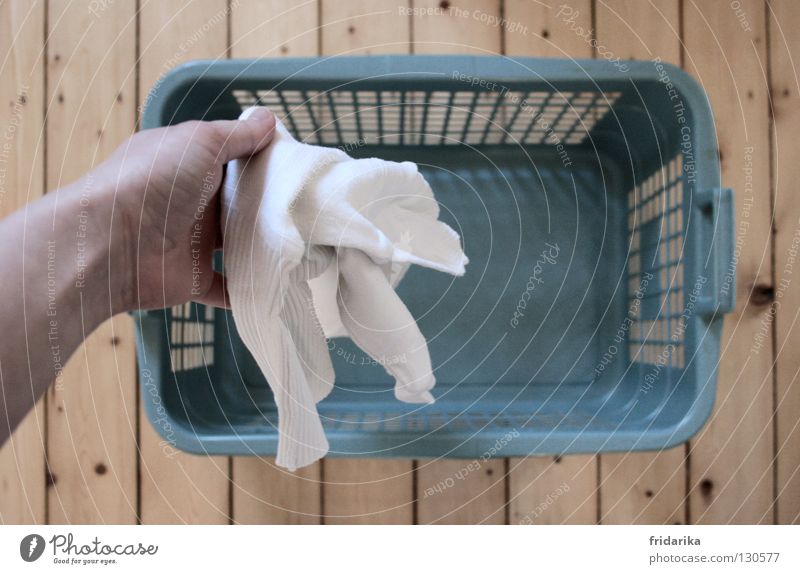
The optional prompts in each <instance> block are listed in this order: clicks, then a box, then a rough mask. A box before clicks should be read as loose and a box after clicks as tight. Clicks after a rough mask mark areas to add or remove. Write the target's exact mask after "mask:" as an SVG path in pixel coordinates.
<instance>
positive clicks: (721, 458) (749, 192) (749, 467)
mask: <svg viewBox="0 0 800 574" xmlns="http://www.w3.org/2000/svg"><path fill="white" fill-rule="evenodd" d="M740 9H741V13H742V14H743V19H740V17H739V15H737V13H736V11H735V10H733V9H731V7H730V6H729V4H728V3H727V2H721V3H717V2H696V1H695V0H686V1H685V3H684V8H683V29H684V42H685V53H684V58H685V62H686V66H687V69H688V70H690V71H691V72H692V73H693V74H694V75H695V76H696V77H697V79H698V80H699V81H700V82H701V84H702V86H703V87H704V89H705V90H706V92H707V94H708V96H709V98H710V101H711V105H712V108H713V110H714V115H715V118H716V128H717V135H718V138H719V146H720V158H721V164H722V183H723V185H725V186H727V187H732V188H733V189H734V190H735V192H736V209H737V213H736V221H737V233H738V237H737V242H738V243H739V245H740V246H741V252H740V255H739V258H738V269H737V275H738V277H737V285H736V288H737V297H738V301H737V304H736V310H735V312H734V313H732V314H730V315H728V316H727V317H726V319H725V329H724V334H723V338H722V349H723V357H722V361H721V365H720V369H719V378H718V392H717V401H716V405H715V407H714V412H713V413H712V416H711V420H710V422H709V424H708V426H706V427H705V428H704V429H703V430H701V431H700V433H699V434H698V435H697V437H696V438H695V439H694V440H692V442H691V450H690V457H691V459H690V470H691V473H690V520H692V521H693V522H698V523H714V524H717V523H756V522H771V521H772V517H771V516H765V514H764V511H765V509H766V508H769V506H770V505H771V503H772V494H773V475H772V472H771V465H772V457H773V429H772V408H773V404H772V395H773V385H772V372H771V363H772V347H773V346H772V337H771V336H769V335H768V336H766V337H764V338H763V339H761V340H760V339H759V337H760V335H759V331H760V330H761V329H762V328H763V325H764V323H765V322H769V321H770V319H769V315H770V303H771V296H770V294H771V293H774V285H773V283H772V264H771V259H772V249H771V225H770V211H771V205H770V203H771V202H770V192H769V131H768V115H767V114H768V101H767V76H766V70H767V59H766V49H765V48H766V35H765V33H766V30H765V14H764V12H765V10H764V3H763V2H762V1H760V0H744V1H742V2H741V5H740ZM751 166H752V174H751V175H750V174H746V173H745V170H746V169H750V167H751ZM770 330H771V328H770V327H769V326H768V327H767V331H768V332H769V331H770Z"/></svg>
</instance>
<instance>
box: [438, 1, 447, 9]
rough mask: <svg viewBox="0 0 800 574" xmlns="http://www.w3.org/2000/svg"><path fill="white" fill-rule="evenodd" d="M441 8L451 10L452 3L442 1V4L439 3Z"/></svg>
mask: <svg viewBox="0 0 800 574" xmlns="http://www.w3.org/2000/svg"><path fill="white" fill-rule="evenodd" d="M439 8H441V9H442V10H449V9H450V2H448V1H447V0H442V1H441V2H439Z"/></svg>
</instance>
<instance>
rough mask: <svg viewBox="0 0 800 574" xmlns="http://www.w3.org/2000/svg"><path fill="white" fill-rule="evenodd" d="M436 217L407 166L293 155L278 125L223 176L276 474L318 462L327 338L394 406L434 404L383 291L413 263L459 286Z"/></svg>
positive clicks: (427, 364) (458, 260)
mask: <svg viewBox="0 0 800 574" xmlns="http://www.w3.org/2000/svg"><path fill="white" fill-rule="evenodd" d="M248 114H249V110H248V111H245V112H244V113H243V114H242V119H244V118H246V117H247V115H248ZM438 216H439V206H438V204H437V203H436V200H435V199H434V197H433V193H432V191H431V189H430V187H429V186H428V184H427V182H426V181H425V179H424V178H423V177H422V175H421V174H420V173H419V171H418V170H417V166H416V165H415V164H413V163H410V162H403V163H395V162H388V161H383V160H380V159H374V158H372V159H362V160H355V159H352V158H350V157H349V156H348V155H347V154H346V153H344V152H343V151H341V150H338V149H334V148H324V147H318V146H311V145H307V144H303V143H300V142H298V141H296V140H295V139H294V138H293V137H292V135H291V134H290V133H289V132H288V131H287V129H286V128H285V127H284V126H283V125H282V124H281V123H280V122H277V126H276V133H275V137H274V139H273V140H272V143H271V144H270V145H269V146H268V147H267V148H266V149H264V151H262V152H260V153H258V154H257V155H255V156H253V157H252V158H249V159H241V160H237V161H233V162H231V163H230V164H229V165H228V170H227V174H226V177H225V182H224V184H223V195H222V217H223V234H224V239H223V243H224V261H225V274H226V278H227V285H228V293H229V295H230V303H231V310H232V312H233V318H234V321H235V323H236V327H237V329H238V331H239V335H240V336H241V338H242V340H243V341H244V343H245V345H247V348H248V349H250V352H251V353H252V354H253V357H254V358H255V359H256V361H257V363H258V365H259V367H260V368H261V370H262V371H263V373H264V376H265V377H266V379H267V381H268V382H269V385H270V387H271V388H272V391H273V393H274V396H275V402H276V404H277V407H278V431H279V435H280V436H279V442H278V454H277V459H276V462H277V464H278V465H280V466H283V467H286V468H288V469H290V470H295V469H297V468H300V467H303V466H306V465H309V464H311V463H313V462H314V461H316V460H318V459H319V458H322V457H323V456H325V454H326V453H327V452H328V441H327V439H326V438H325V433H324V431H323V428H322V422H321V420H320V417H319V414H318V413H317V408H316V403H317V402H319V401H320V400H322V399H324V398H325V397H326V396H327V395H328V393H329V392H330V391H331V389H332V388H333V379H334V372H333V366H332V364H331V360H330V355H329V352H328V346H327V341H326V337H334V336H349V337H350V338H352V339H353V341H355V343H356V344H357V345H358V346H359V347H361V348H362V349H363V350H364V351H365V352H366V353H367V354H368V355H369V356H370V357H372V359H373V360H374V361H376V362H378V363H379V364H381V365H383V366H384V367H385V368H386V370H387V371H388V372H389V374H391V375H392V376H393V377H394V379H395V396H396V397H397V398H398V399H399V400H401V401H405V402H409V403H431V402H433V400H434V399H433V396H432V395H431V392H430V391H431V389H432V388H433V386H434V384H435V382H436V381H435V378H434V376H433V373H432V369H431V360H430V355H429V354H428V347H427V343H426V341H425V338H424V337H423V336H422V333H421V332H420V331H419V328H418V327H417V324H416V322H415V320H414V318H413V317H412V315H411V313H409V311H408V309H407V308H406V306H405V305H404V304H403V302H402V301H401V300H400V298H399V297H398V296H397V294H396V293H395V291H394V287H395V286H396V285H397V283H398V282H399V281H400V279H402V277H403V275H404V274H405V271H406V270H407V269H408V267H409V265H410V264H412V263H416V264H418V265H423V266H425V267H429V268H432V269H436V270H439V271H444V272H446V273H451V274H453V275H463V273H464V266H465V265H466V263H467V258H466V256H465V255H464V253H463V251H462V249H461V245H460V242H459V237H458V234H456V232H455V231H453V230H452V229H451V228H450V227H448V226H447V225H446V224H444V223H442V222H440V221H438V220H437V218H438ZM318 317H319V319H318Z"/></svg>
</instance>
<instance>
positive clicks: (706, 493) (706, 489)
mask: <svg viewBox="0 0 800 574" xmlns="http://www.w3.org/2000/svg"><path fill="white" fill-rule="evenodd" d="M713 491H714V483H713V482H712V481H711V479H710V478H704V479H703V480H701V481H700V494H702V495H703V497H704V498H709V497H711V494H712V493H713Z"/></svg>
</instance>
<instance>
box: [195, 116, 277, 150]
mask: <svg viewBox="0 0 800 574" xmlns="http://www.w3.org/2000/svg"><path fill="white" fill-rule="evenodd" d="M211 125H212V126H213V127H214V129H215V130H217V132H218V134H219V136H220V138H221V139H222V142H223V143H222V149H221V150H220V152H219V159H220V161H221V162H222V163H228V162H229V161H231V160H233V159H236V158H239V157H245V156H249V155H253V154H254V153H257V152H259V151H261V150H262V149H264V148H265V147H266V146H267V144H268V143H269V142H270V141H272V136H273V134H274V133H275V115H274V114H273V113H272V112H271V111H269V110H268V109H267V108H265V107H254V108H250V110H248V111H247V112H245V113H244V114H243V115H242V119H239V120H216V121H213V122H211Z"/></svg>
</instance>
